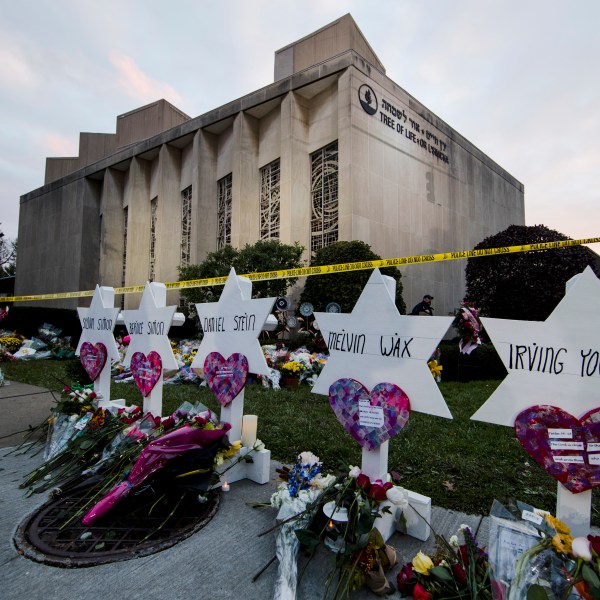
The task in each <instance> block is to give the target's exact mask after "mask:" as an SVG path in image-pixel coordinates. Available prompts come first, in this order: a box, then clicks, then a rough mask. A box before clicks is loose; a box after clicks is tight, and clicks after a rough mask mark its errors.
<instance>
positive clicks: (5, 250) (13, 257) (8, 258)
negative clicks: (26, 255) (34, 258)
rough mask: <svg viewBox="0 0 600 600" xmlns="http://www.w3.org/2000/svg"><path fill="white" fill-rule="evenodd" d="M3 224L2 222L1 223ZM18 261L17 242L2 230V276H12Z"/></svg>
mask: <svg viewBox="0 0 600 600" xmlns="http://www.w3.org/2000/svg"><path fill="white" fill-rule="evenodd" d="M0 225H2V223H0ZM16 261H17V242H16V240H8V239H6V238H5V236H4V233H2V231H0V277H10V276H11V275H14V274H15V265H16Z"/></svg>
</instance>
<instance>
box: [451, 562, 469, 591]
mask: <svg viewBox="0 0 600 600" xmlns="http://www.w3.org/2000/svg"><path fill="white" fill-rule="evenodd" d="M450 569H451V570H452V575H454V579H455V580H456V583H458V585H459V586H460V587H463V586H464V585H466V583H467V574H466V572H465V570H464V569H463V566H462V565H461V564H460V563H454V564H453V565H452V566H451V567H450Z"/></svg>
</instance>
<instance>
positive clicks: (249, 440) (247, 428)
mask: <svg viewBox="0 0 600 600" xmlns="http://www.w3.org/2000/svg"><path fill="white" fill-rule="evenodd" d="M257 427H258V417H257V416H256V415H244V417H243V418H242V446H245V447H246V448H252V447H253V446H254V444H255V442H256V431H257Z"/></svg>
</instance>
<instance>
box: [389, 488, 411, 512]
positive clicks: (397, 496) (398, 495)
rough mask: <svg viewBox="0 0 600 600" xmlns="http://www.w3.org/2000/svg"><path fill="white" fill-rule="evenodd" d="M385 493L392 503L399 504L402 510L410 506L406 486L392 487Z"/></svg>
mask: <svg viewBox="0 0 600 600" xmlns="http://www.w3.org/2000/svg"><path fill="white" fill-rule="evenodd" d="M385 495H386V496H387V499H388V500H389V501H390V502H391V503H392V504H394V505H395V506H399V507H400V508H401V509H402V510H404V509H405V508H408V492H407V491H406V490H405V489H404V488H401V487H398V486H394V487H391V488H390V489H389V490H388V491H387V492H386V493H385Z"/></svg>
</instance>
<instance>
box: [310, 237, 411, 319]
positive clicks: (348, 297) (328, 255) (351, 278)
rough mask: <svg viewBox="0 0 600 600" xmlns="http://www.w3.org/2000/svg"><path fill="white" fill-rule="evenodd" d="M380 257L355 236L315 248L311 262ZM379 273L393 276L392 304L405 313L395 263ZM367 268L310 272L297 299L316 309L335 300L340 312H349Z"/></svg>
mask: <svg viewBox="0 0 600 600" xmlns="http://www.w3.org/2000/svg"><path fill="white" fill-rule="evenodd" d="M380 259H381V257H380V256H379V255H377V254H375V252H373V250H371V246H369V245H368V244H365V242H361V241H359V240H355V241H352V242H336V243H335V244H331V245H330V246H327V247H325V248H321V249H320V250H318V251H317V253H316V255H315V258H314V260H313V261H312V262H311V266H320V265H334V264H339V263H346V262H359V261H368V260H380ZM381 273H382V275H389V276H390V277H393V278H394V279H395V280H396V306H397V307H398V310H399V311H400V313H401V314H405V313H406V305H405V304H404V300H403V299H402V275H401V273H400V271H399V270H398V269H396V268H395V267H385V268H383V269H381ZM370 276H371V271H369V270H365V271H351V272H349V273H335V274H331V275H313V276H311V277H308V278H307V280H306V285H305V286H304V291H303V292H302V295H301V297H300V302H310V303H311V304H312V305H313V306H314V309H315V310H316V311H323V310H325V307H326V306H327V304H329V302H337V303H338V304H339V305H340V307H341V309H342V312H351V311H352V309H353V308H354V305H355V304H356V301H357V300H358V297H359V296H360V294H361V292H362V291H363V288H364V287H365V285H366V284H367V281H368V280H369V277H370Z"/></svg>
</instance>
